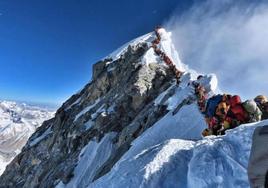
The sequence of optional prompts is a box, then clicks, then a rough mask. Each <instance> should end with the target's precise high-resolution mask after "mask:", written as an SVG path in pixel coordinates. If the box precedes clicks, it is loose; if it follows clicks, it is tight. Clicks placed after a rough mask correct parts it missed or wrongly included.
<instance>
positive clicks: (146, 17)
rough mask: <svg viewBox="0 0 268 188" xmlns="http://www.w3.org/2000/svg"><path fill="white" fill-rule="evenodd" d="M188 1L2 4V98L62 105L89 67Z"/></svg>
mask: <svg viewBox="0 0 268 188" xmlns="http://www.w3.org/2000/svg"><path fill="white" fill-rule="evenodd" d="M190 2H191V1H185V2H184V1H178V0H129V1H125V0H116V1H110V0H106V1H104V0H94V1H93V0H92V1H89V0H76V1H75V0H26V1H20V0H12V1H10V0H2V1H0V49H1V50H0V66H1V69H0V98H2V99H12V100H23V101H32V102H43V103H46V102H47V103H62V102H64V101H65V100H66V99H67V98H68V97H69V96H70V95H72V94H73V93H75V92H76V91H77V90H79V89H81V88H82V87H83V86H84V85H85V84H86V83H87V82H88V81H89V80H90V79H91V67H92V64H93V63H95V62H96V61H98V60H99V59H101V58H103V57H104V56H106V55H108V54H109V53H110V52H112V51H113V50H115V49H116V48H118V47H119V46H120V45H122V44H124V43H125V42H128V41H129V40H131V39H133V38H135V37H137V36H140V35H143V34H145V33H147V32H150V31H152V30H153V28H154V27H155V26H156V25H158V24H161V23H163V22H164V21H166V20H167V19H169V17H170V16H171V14H172V13H173V11H174V10H175V9H176V10H181V11H183V10H185V9H187V7H189V6H190Z"/></svg>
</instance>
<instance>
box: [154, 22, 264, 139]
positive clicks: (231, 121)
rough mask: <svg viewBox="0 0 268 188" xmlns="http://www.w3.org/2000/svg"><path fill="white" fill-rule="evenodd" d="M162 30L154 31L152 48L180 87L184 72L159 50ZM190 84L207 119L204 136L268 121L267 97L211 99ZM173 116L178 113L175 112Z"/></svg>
mask: <svg viewBox="0 0 268 188" xmlns="http://www.w3.org/2000/svg"><path fill="white" fill-rule="evenodd" d="M161 28H162V27H159V26H158V27H156V28H155V30H154V32H155V35H156V39H155V40H153V41H152V48H153V49H154V52H155V54H157V55H158V56H159V57H160V58H161V59H162V60H163V61H164V62H165V64H166V65H167V66H169V67H170V69H171V70H172V71H173V72H174V74H175V78H176V81H177V84H179V82H180V81H179V79H180V77H181V76H182V75H183V72H182V71H180V70H178V69H177V68H176V66H175V64H174V63H173V62H172V60H171V59H170V58H169V57H168V56H167V55H166V53H165V52H163V51H162V50H160V49H159V48H158V44H159V43H160V41H161V35H160V33H159V29H161ZM201 78H203V76H202V75H200V76H198V78H197V80H199V79H201ZM191 84H192V85H193V86H194V88H195V95H196V98H197V104H198V106H199V110H200V111H201V113H202V114H203V115H204V116H205V120H206V123H207V125H208V128H206V129H205V130H204V131H203V132H202V135H203V136H208V135H223V134H225V131H226V130H228V129H232V128H235V127H237V126H239V125H241V124H244V123H251V122H257V121H260V120H263V119H268V100H267V97H266V96H263V95H259V96H257V97H256V98H255V99H254V100H246V101H245V102H242V101H241V98H240V97H239V96H238V95H233V96H232V95H230V94H218V95H214V96H212V97H209V95H208V93H206V90H205V88H204V87H203V86H202V85H201V84H199V83H198V82H195V81H194V82H191ZM190 101H191V100H190ZM188 102H189V101H187V102H186V103H188ZM178 109H179V108H178ZM174 113H176V110H175V112H173V114H174Z"/></svg>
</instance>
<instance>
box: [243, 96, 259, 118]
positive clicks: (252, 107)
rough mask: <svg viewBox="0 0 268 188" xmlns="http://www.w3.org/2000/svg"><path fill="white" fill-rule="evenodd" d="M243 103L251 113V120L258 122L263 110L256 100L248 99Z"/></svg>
mask: <svg viewBox="0 0 268 188" xmlns="http://www.w3.org/2000/svg"><path fill="white" fill-rule="evenodd" d="M242 105H243V107H244V109H245V110H246V111H247V112H248V114H249V121H250V122H256V121H260V120H261V117H262V112H261V110H260V109H259V107H258V106H257V104H256V102H255V101H254V100H246V101H245V102H243V103H242Z"/></svg>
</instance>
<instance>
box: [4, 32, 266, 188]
mask: <svg viewBox="0 0 268 188" xmlns="http://www.w3.org/2000/svg"><path fill="white" fill-rule="evenodd" d="M159 35H160V37H159V36H158V34H157V33H149V34H147V35H144V36H142V37H139V38H137V39H135V40H133V41H131V42H130V43H127V44H126V45H124V46H122V47H121V48H119V49H118V50H116V51H115V52H114V53H112V54H111V55H109V56H107V57H106V58H104V59H103V60H101V61H99V62H98V63H96V64H95V65H94V66H93V78H92V81H91V82H90V83H89V84H87V85H86V86H85V87H84V88H83V89H82V90H81V91H80V92H79V93H77V94H75V95H73V96H72V97H71V98H70V99H69V100H67V101H66V102H65V103H64V104H63V105H62V107H61V108H60V109H58V111H57V112H56V115H55V117H54V118H53V119H51V120H49V121H46V122H44V123H43V125H42V126H41V127H40V128H39V129H38V130H37V131H36V132H35V133H34V134H33V135H32V136H31V137H30V139H29V140H28V142H27V144H26V146H25V147H24V148H23V149H22V152H21V153H20V154H19V155H18V156H17V157H16V158H15V159H14V160H13V161H12V162H11V164H10V165H8V166H7V169H6V171H5V172H4V174H3V175H2V176H1V177H0V187H1V186H3V187H27V188H28V187H58V188H63V187H66V188H69V187H81V188H83V187H100V188H103V187H115V188H120V187H122V188H125V187H146V188H147V187H154V188H155V187H168V188H172V187H193V188H196V187H228V188H229V187H248V186H249V184H248V180H247V171H246V168H247V162H248V158H249V150H250V145H251V136H252V131H253V130H254V128H255V127H256V126H258V125H263V124H265V123H267V122H265V121H264V122H260V123H257V124H248V125H242V126H240V127H238V128H236V129H233V130H231V131H227V134H226V135H225V136H219V137H213V136H211V137H208V138H205V139H204V138H202V136H201V132H202V130H203V129H204V128H206V123H205V121H204V117H203V116H202V114H201V113H200V112H199V109H198V106H197V103H196V100H195V93H194V87H193V86H192V83H193V81H196V79H197V76H198V73H196V72H195V71H193V70H190V69H189V68H188V67H187V66H186V65H185V64H183V63H182V62H181V61H180V58H179V56H178V53H177V52H176V50H175V48H174V46H173V44H172V39H171V33H169V32H167V31H165V30H164V29H159ZM156 39H158V40H156ZM170 62H172V63H170ZM173 65H174V66H175V69H178V70H180V71H181V72H184V73H183V74H182V75H181V77H180V80H179V84H177V83H176V82H177V81H176V79H175V76H176V71H175V72H174V66H173ZM197 82H200V83H201V84H202V85H203V86H204V87H205V89H206V90H207V92H209V93H210V94H213V93H216V92H218V88H217V78H216V76H215V75H213V74H210V75H205V76H204V77H203V78H202V79H199V80H198V81H197Z"/></svg>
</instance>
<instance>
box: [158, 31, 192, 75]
mask: <svg viewBox="0 0 268 188" xmlns="http://www.w3.org/2000/svg"><path fill="white" fill-rule="evenodd" d="M158 32H159V34H160V36H161V41H160V43H159V46H160V50H162V51H164V52H165V53H166V55H167V56H168V57H169V58H170V59H171V60H172V61H173V62H174V64H175V65H176V67H177V69H179V70H180V71H186V70H187V69H188V67H187V66H186V65H185V64H183V63H182V61H181V60H180V57H179V54H178V52H177V51H176V50H175V47H174V45H173V42H172V40H171V35H172V33H171V32H167V31H166V30H165V29H164V28H161V29H159V31H158Z"/></svg>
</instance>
